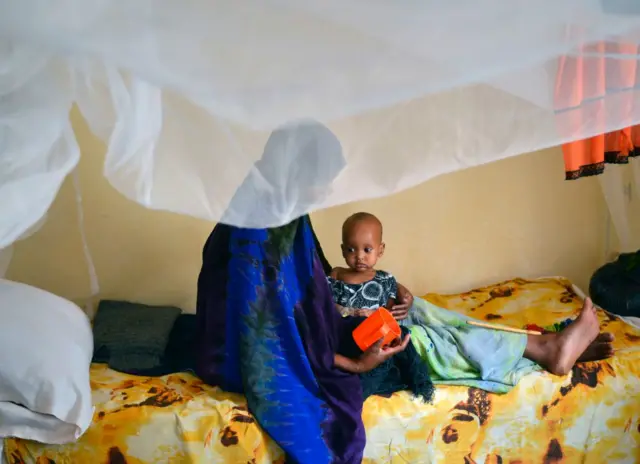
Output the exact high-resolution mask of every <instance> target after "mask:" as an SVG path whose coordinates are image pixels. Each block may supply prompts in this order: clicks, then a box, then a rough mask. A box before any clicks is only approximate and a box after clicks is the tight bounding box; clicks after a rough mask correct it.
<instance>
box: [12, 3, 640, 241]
mask: <svg viewBox="0 0 640 464" xmlns="http://www.w3.org/2000/svg"><path fill="white" fill-rule="evenodd" d="M0 11H2V14H1V15H0V63H1V66H0V248H3V247H6V246H7V245H9V244H11V243H12V242H13V241H15V240H16V239H18V238H20V237H22V236H24V235H25V233H28V231H29V230H30V228H32V227H33V226H34V225H36V224H37V223H38V221H39V220H40V219H41V218H42V217H43V215H44V214H45V213H46V211H47V209H48V208H49V206H50V204H51V202H52V201H53V198H54V197H55V195H56V193H57V191H58V189H59V187H60V184H61V183H62V181H63V179H64V178H65V177H66V176H67V175H68V174H69V173H70V172H71V171H72V170H73V169H74V167H75V165H76V164H77V163H78V160H79V156H80V151H79V147H78V144H77V141H76V139H75V136H74V133H73V130H72V127H71V124H70V121H69V111H70V109H71V107H72V106H73V105H74V104H77V105H78V107H79V109H80V110H81V112H82V114H83V116H84V117H85V118H86V120H87V121H88V123H89V125H90V127H91V129H92V131H94V132H95V133H96V134H97V135H98V136H100V137H101V138H102V139H103V140H104V141H105V142H106V143H107V146H108V151H107V154H106V161H105V166H104V174H105V176H106V177H107V178H108V179H109V181H110V182H111V184H112V185H113V186H114V187H115V188H116V189H118V190H119V191H120V192H121V193H123V194H124V195H125V196H127V197H128V198H130V199H132V200H134V201H137V202H139V203H141V204H143V205H145V206H147V207H149V208H155V209H163V210H169V211H174V212H177V213H182V214H188V215H192V216H196V217H200V218H205V219H209V220H212V221H219V220H223V221H225V222H227V223H230V224H233V225H237V226H245V227H264V226H276V225H281V224H284V223H286V222H288V221H289V220H291V219H293V218H294V217H296V216H299V215H301V214H304V213H306V212H310V211H312V210H316V209H319V208H324V207H328V206H332V205H337V204H340V203H345V202H349V201H354V200H360V199H365V198H373V197H378V196H383V195H387V194H390V193H394V192H397V191H400V190H402V189H406V188H409V187H411V186H414V185H416V184H418V183H421V182H423V181H425V180H428V179H430V178H432V177H434V176H437V175H440V174H443V173H446V172H451V171H455V170H459V169H464V168H467V167H472V166H476V165H479V164H483V163H487V162H491V161H495V160H498V159H502V158H505V157H509V156H514V155H517V154H520V153H524V152H531V151H534V150H537V149H541V148H545V147H549V146H554V145H560V144H562V143H566V142H571V141H575V140H581V139H585V138H589V137H592V136H594V135H597V134H601V133H605V132H611V131H614V130H618V129H620V128H623V127H628V126H632V125H634V124H637V123H640V104H639V102H638V98H639V96H640V93H639V88H638V82H637V81H636V80H635V79H633V80H629V79H628V75H629V74H628V73H629V69H630V68H634V69H635V67H637V64H638V60H639V58H640V55H639V54H638V46H639V45H640V3H639V2H637V0H603V1H599V0H598V1H596V0H535V1H534V0H449V1H447V2H440V1H435V0H421V1H416V0H393V1H391V0H367V1H364V0H323V1H322V2H318V1H312V0H260V1H258V0H232V1H231V0H221V1H215V2H212V1H210V0H207V1H204V0H181V1H177V0H153V1H151V0H138V1H135V2H131V1H124V0H57V1H43V0H20V1H16V0H0ZM575 62H579V63H580V65H579V66H578V65H575V66H571V65H570V63H575ZM594 63H598V65H597V66H596V65H595V64H594ZM602 73H604V77H605V79H604V82H605V85H601V84H602V82H603V79H602V78H603V74H602ZM596 85H597V86H598V87H597V89H596V90H597V91H589V92H582V93H581V94H580V95H577V93H576V92H577V89H583V90H584V89H591V87H594V86H596ZM594 88H595V87H594ZM268 140H269V141H270V142H269V143H268V142H267V141H268ZM83 156H93V154H92V153H83ZM258 160H261V161H260V162H259V163H256V162H257V161H258ZM559 175H562V173H559ZM241 185H242V188H239V187H240V186H241ZM256 205H259V206H260V207H256Z"/></svg>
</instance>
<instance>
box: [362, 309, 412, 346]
mask: <svg viewBox="0 0 640 464" xmlns="http://www.w3.org/2000/svg"><path fill="white" fill-rule="evenodd" d="M400 335H402V332H401V331H400V326H399V325H398V322H397V321H396V320H395V319H394V317H393V316H392V315H391V313H390V312H389V311H387V310H386V309H385V308H383V307H380V308H378V309H377V310H376V311H375V312H374V313H373V314H371V316H369V317H368V318H366V319H365V320H364V321H362V323H361V324H360V325H359V326H358V327H356V329H355V330H354V331H353V340H354V341H355V342H356V344H357V345H358V347H359V348H360V349H361V350H362V351H367V349H368V348H369V347H370V346H371V345H373V344H374V343H375V342H377V341H378V340H380V339H381V338H383V337H384V340H382V346H385V345H388V344H389V343H391V342H392V341H393V340H394V339H396V338H398V337H399V336H400Z"/></svg>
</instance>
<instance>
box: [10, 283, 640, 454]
mask: <svg viewBox="0 0 640 464" xmlns="http://www.w3.org/2000/svg"><path fill="white" fill-rule="evenodd" d="M425 298H426V299H428V300H429V301H431V302H433V303H435V304H437V305H439V306H442V307H446V308H449V309H452V310H455V311H459V312H462V313H466V314H469V315H471V316H473V317H476V318H478V319H485V320H489V321H494V322H499V323H502V324H509V325H512V326H516V327H521V326H524V325H525V324H527V323H535V324H538V325H540V326H546V325H551V324H553V323H554V322H559V321H561V320H564V319H566V318H567V317H569V316H571V315H573V314H574V313H575V311H576V310H577V309H578V308H579V307H580V305H581V300H580V298H579V297H578V296H577V295H576V294H575V293H574V291H573V290H572V286H571V284H570V282H568V281H566V280H563V279H540V280H535V281H527V280H522V279H515V280H512V281H508V282H503V283H501V284H497V285H494V286H490V287H486V288H482V289H478V290H474V291H471V292H467V293H463V294H460V295H449V296H443V295H434V294H430V295H427V296H426V297H425ZM599 317H600V321H601V324H602V327H603V329H605V330H607V331H609V332H612V333H613V334H614V335H615V336H616V341H615V344H614V346H615V348H616V350H617V353H616V356H615V357H614V358H612V359H610V360H607V361H602V362H598V363H586V364H582V365H579V366H577V367H576V368H575V369H574V371H573V373H572V374H571V375H569V376H567V377H555V376H552V375H550V374H546V373H536V374H531V375H529V376H527V377H525V378H524V379H523V380H522V381H521V382H520V384H519V385H518V386H517V387H516V388H515V389H514V390H513V391H512V392H510V393H509V394H507V395H493V394H488V393H486V392H483V391H480V390H476V389H469V388H466V387H438V388H437V391H436V396H435V402H434V405H426V404H422V403H420V402H419V401H417V400H415V399H413V398H412V397H411V396H410V395H409V394H407V393H404V392H403V393H397V394H395V395H393V396H392V397H391V398H381V397H372V398H370V399H368V400H367V402H366V404H365V410H364V422H365V425H366V428H367V448H366V450H365V461H364V462H365V463H402V464H405V463H429V462H442V463H451V464H456V463H483V464H489V463H496V464H497V463H504V464H507V463H512V464H515V463H560V462H562V463H578V462H580V463H597V464H601V463H608V464H613V463H633V462H640V380H639V379H640V362H639V361H640V343H639V342H640V330H638V329H636V328H634V327H632V326H630V325H628V324H626V323H624V322H623V321H621V320H620V319H618V318H617V317H615V316H610V315H608V314H606V313H604V312H602V311H600V312H599ZM91 377H92V384H93V385H92V386H93V389H94V404H95V405H96V412H95V416H94V422H93V424H92V425H91V427H90V428H89V430H88V431H87V432H86V434H85V435H84V436H83V437H82V438H81V439H80V440H79V441H78V442H77V443H73V444H68V445H63V446H46V445H42V444H38V443H33V442H27V441H22V440H13V439H8V440H6V443H5V445H6V446H5V453H6V458H7V460H8V462H9V463H11V464H18V463H37V464H44V463H54V462H55V464H65V463H74V464H75V463H81V464H84V463H111V464H124V463H128V464H143V463H144V464H147V463H255V464H260V463H282V462H284V459H283V456H282V452H281V451H280V449H279V448H278V447H277V446H276V445H274V444H273V442H271V440H269V439H268V438H267V437H266V436H265V435H264V434H263V433H262V431H261V430H260V428H259V427H258V426H257V424H256V423H255V421H254V419H253V418H252V417H251V415H250V414H249V413H248V411H247V408H246V404H245V401H244V398H242V397H241V396H239V395H232V394H227V393H224V392H222V391H220V390H218V389H217V388H213V387H209V386H207V385H204V384H203V383H202V382H201V381H199V380H198V379H197V378H195V377H193V376H191V375H189V374H176V375H169V376H165V377H160V378H147V377H134V376H130V375H124V374H119V373H117V372H114V371H112V370H109V369H108V368H107V367H106V366H104V365H94V366H93V367H92V370H91Z"/></svg>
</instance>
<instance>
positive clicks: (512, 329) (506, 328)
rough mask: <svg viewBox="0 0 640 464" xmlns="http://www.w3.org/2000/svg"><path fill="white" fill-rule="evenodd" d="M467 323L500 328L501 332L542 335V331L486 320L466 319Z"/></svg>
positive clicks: (495, 328)
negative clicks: (517, 327)
mask: <svg viewBox="0 0 640 464" xmlns="http://www.w3.org/2000/svg"><path fill="white" fill-rule="evenodd" d="M467 324H469V325H473V326H475V327H482V328H483V329H493V330H500V331H502V332H513V333H520V334H527V335H542V332H538V331H537V330H526V329H516V328H515V327H509V326H506V325H500V324H489V323H486V322H476V321H467Z"/></svg>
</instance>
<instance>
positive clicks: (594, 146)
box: [555, 42, 640, 180]
mask: <svg viewBox="0 0 640 464" xmlns="http://www.w3.org/2000/svg"><path fill="white" fill-rule="evenodd" d="M605 53H609V54H611V53H614V54H619V55H637V53H638V47H637V45H632V44H611V43H605V42H602V43H599V44H596V45H591V46H589V47H588V48H585V49H584V50H583V54H582V55H577V56H570V57H563V58H561V59H560V62H559V66H558V73H557V76H556V89H555V98H556V105H557V107H558V108H560V109H561V110H566V114H565V116H564V117H565V118H566V119H565V121H569V122H568V123H567V124H566V125H565V129H566V127H568V128H569V129H566V130H569V133H570V134H571V133H575V132H576V131H580V130H588V131H590V132H591V133H594V132H596V133H597V132H598V131H599V128H600V127H601V128H602V131H603V133H602V134H600V135H596V136H594V137H590V138H588V139H583V140H576V141H575V142H571V143H566V144H564V145H563V146H562V151H563V154H564V162H565V172H566V179H568V180H571V179H579V178H581V177H585V176H593V175H597V174H601V173H602V172H603V171H604V168H605V163H616V164H625V163H628V162H629V157H633V156H640V125H634V126H631V127H626V128H624V129H621V130H616V131H613V132H605V128H608V127H610V126H607V121H606V117H607V114H611V112H613V111H615V112H617V114H618V115H620V116H622V117H621V118H620V119H621V120H624V119H625V117H627V116H626V115H629V119H631V116H632V115H633V114H634V101H633V97H634V95H633V94H634V92H635V91H637V89H638V86H639V84H640V79H639V78H640V75H639V73H637V64H638V61H637V59H619V58H618V59H613V58H604V54H605ZM605 97H606V98H605ZM629 122H632V121H629ZM634 122H635V121H634Z"/></svg>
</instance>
